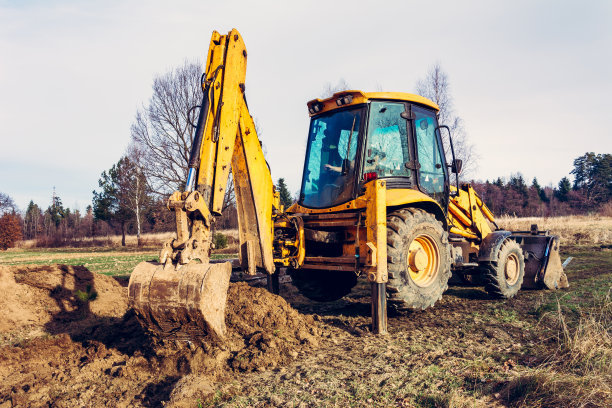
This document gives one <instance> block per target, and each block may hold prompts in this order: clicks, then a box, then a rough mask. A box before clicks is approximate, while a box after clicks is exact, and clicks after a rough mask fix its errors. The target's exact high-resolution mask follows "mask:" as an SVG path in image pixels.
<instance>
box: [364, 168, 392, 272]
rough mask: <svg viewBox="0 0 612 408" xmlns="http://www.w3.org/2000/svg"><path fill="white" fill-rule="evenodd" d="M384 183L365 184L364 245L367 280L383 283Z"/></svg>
mask: <svg viewBox="0 0 612 408" xmlns="http://www.w3.org/2000/svg"><path fill="white" fill-rule="evenodd" d="M386 184H387V183H386V182H385V181H384V180H374V181H371V182H369V183H367V184H366V202H367V207H366V220H365V224H366V240H367V241H366V245H367V246H368V249H369V251H368V259H367V261H366V263H367V265H368V280H369V281H370V282H375V283H385V282H387V280H388V273H387V205H386V201H387V200H386V192H387V189H386Z"/></svg>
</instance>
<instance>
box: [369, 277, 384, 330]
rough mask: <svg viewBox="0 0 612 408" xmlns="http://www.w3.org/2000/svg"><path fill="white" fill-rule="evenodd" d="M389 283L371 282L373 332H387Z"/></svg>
mask: <svg viewBox="0 0 612 408" xmlns="http://www.w3.org/2000/svg"><path fill="white" fill-rule="evenodd" d="M386 286H387V284H386V283H376V282H372V283H371V288H372V297H371V300H372V332H374V333H375V334H387V293H386V292H387V288H386Z"/></svg>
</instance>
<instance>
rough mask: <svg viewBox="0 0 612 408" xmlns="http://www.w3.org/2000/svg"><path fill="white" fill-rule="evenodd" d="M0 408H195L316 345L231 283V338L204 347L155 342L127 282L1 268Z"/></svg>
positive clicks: (267, 303)
mask: <svg viewBox="0 0 612 408" xmlns="http://www.w3.org/2000/svg"><path fill="white" fill-rule="evenodd" d="M0 291H1V293H3V297H2V298H1V299H0V310H3V316H2V318H1V319H0V336H1V337H0V407H2V408H5V407H15V406H34V407H36V406H58V407H63V406H70V407H74V406H159V405H162V404H164V403H168V404H169V405H170V406H194V404H195V401H197V400H199V399H201V398H205V397H207V396H209V395H210V393H211V392H212V391H213V390H214V387H215V385H216V384H218V383H219V382H220V381H223V380H227V379H228V378H231V377H232V376H234V375H236V374H235V373H239V372H248V371H264V370H266V369H270V368H275V367H277V366H280V365H283V364H286V363H287V362H289V361H291V360H292V359H294V358H295V357H297V356H298V354H299V353H300V352H302V351H305V350H310V349H312V348H314V347H316V346H317V345H318V340H317V339H318V338H320V336H321V329H320V326H319V324H318V323H317V322H315V321H314V320H313V318H312V317H311V316H304V315H301V314H299V313H298V312H297V311H295V310H294V309H293V308H292V307H291V306H290V305H289V304H287V302H286V301H285V300H284V299H283V298H281V297H279V296H276V295H273V294H271V293H269V292H268V291H266V290H265V289H262V288H255V287H251V286H249V285H247V284H246V283H244V282H242V283H232V284H231V286H230V290H229V294H228V311H227V326H228V336H227V340H226V341H225V342H224V343H223V344H218V343H213V342H208V343H207V342H205V343H204V344H203V345H201V346H198V347H196V346H194V345H193V344H190V343H184V342H177V341H170V340H167V341H163V340H161V341H160V340H155V339H152V338H151V337H150V336H149V335H148V333H146V332H145V331H143V329H142V328H141V326H140V325H139V323H138V321H137V319H136V317H135V315H134V313H133V312H132V311H131V310H127V289H126V287H125V282H123V284H122V283H119V282H117V281H115V280H114V279H113V278H110V277H107V276H103V275H97V274H94V273H92V272H90V271H89V270H87V269H86V268H84V267H79V266H66V265H57V266H19V267H0Z"/></svg>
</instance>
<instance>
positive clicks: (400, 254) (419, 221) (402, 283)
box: [387, 208, 451, 311]
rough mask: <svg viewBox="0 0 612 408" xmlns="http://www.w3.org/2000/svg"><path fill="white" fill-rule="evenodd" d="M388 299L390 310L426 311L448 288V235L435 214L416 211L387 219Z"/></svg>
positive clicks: (449, 273)
mask: <svg viewBox="0 0 612 408" xmlns="http://www.w3.org/2000/svg"><path fill="white" fill-rule="evenodd" d="M387 257H388V258H387V268H388V271H389V281H388V282H387V299H388V304H389V306H390V308H391V309H394V310H397V311H401V310H406V309H425V308H428V307H430V306H433V305H434V303H436V302H437V301H438V300H439V299H440V298H441V297H442V293H444V291H445V290H446V289H447V288H448V280H449V278H450V276H451V270H450V267H451V252H450V244H449V242H448V234H447V233H446V231H444V228H443V227H442V224H441V223H440V221H438V220H437V219H436V218H435V217H434V216H433V215H432V214H430V213H427V212H425V211H423V210H420V209H416V208H406V209H401V210H397V211H394V212H392V213H390V214H389V215H388V216H387Z"/></svg>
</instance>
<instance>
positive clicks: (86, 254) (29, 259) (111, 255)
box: [0, 248, 236, 276]
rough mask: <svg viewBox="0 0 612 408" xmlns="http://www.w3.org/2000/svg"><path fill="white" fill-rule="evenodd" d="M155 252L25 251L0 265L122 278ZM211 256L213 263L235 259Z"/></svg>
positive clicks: (4, 256)
mask: <svg viewBox="0 0 612 408" xmlns="http://www.w3.org/2000/svg"><path fill="white" fill-rule="evenodd" d="M157 256H158V251H145V252H142V251H141V252H137V251H134V250H129V249H125V250H122V249H117V248H113V249H111V250H109V249H108V248H71V249H67V248H58V249H27V250H13V251H6V252H2V253H0V265H56V264H64V265H80V266H84V267H86V268H87V269H89V270H90V271H92V272H95V273H100V274H103V275H112V276H125V275H129V274H130V273H132V270H134V268H135V267H136V265H138V264H139V263H140V262H143V261H155V260H157ZM235 257H236V255H235V254H213V255H212V259H215V260H217V259H228V258H235Z"/></svg>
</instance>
